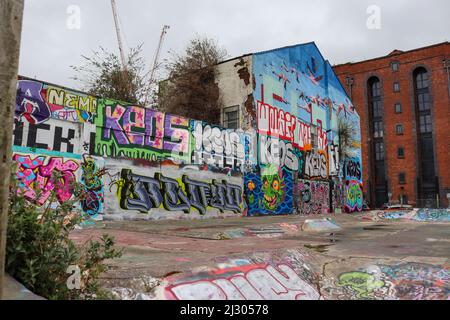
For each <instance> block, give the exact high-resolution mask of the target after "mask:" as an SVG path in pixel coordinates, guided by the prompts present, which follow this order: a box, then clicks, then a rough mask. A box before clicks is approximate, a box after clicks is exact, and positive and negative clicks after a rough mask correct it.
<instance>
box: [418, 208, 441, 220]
mask: <svg viewBox="0 0 450 320" xmlns="http://www.w3.org/2000/svg"><path fill="white" fill-rule="evenodd" d="M413 220H416V221H435V222H446V221H447V222H450V210H447V209H420V210H419V211H418V212H417V213H416V214H415V216H414V218H413Z"/></svg>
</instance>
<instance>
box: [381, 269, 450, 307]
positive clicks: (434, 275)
mask: <svg viewBox="0 0 450 320" xmlns="http://www.w3.org/2000/svg"><path fill="white" fill-rule="evenodd" d="M379 267H380V269H381V272H382V274H383V275H385V277H386V279H387V280H386V281H389V282H390V283H391V285H392V287H393V288H394V289H395V296H396V298H398V299H400V300H448V299H449V298H450V270H449V268H448V266H447V267H445V266H439V265H430V264H424V263H413V262H410V263H403V264H399V265H393V266H388V265H380V266H379Z"/></svg>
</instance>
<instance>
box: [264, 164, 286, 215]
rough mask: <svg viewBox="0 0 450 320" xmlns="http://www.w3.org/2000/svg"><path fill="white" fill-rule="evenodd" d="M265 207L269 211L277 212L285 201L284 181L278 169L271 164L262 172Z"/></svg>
mask: <svg viewBox="0 0 450 320" xmlns="http://www.w3.org/2000/svg"><path fill="white" fill-rule="evenodd" d="M261 181H262V192H263V194H264V197H263V199H262V204H263V206H264V207H265V208H266V209H268V210H276V209H277V208H278V206H279V205H280V204H281V202H282V201H283V196H284V179H283V177H282V173H281V172H279V170H278V167H277V166H275V165H273V164H269V165H268V166H267V167H266V168H264V169H263V170H262V172H261Z"/></svg>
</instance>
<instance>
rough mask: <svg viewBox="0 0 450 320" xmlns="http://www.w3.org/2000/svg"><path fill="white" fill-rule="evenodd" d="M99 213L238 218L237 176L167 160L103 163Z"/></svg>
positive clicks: (239, 193)
mask: <svg viewBox="0 0 450 320" xmlns="http://www.w3.org/2000/svg"><path fill="white" fill-rule="evenodd" d="M106 170H107V172H108V174H107V175H106V176H105V185H107V189H108V192H107V193H106V199H105V210H104V211H105V213H106V214H111V215H116V216H124V215H126V216H135V217H138V216H140V217H139V218H140V219H152V220H158V219H163V218H166V219H193V218H205V217H218V216H236V215H242V212H243V210H244V204H243V198H242V176H241V175H235V176H230V175H227V174H221V173H217V172H211V171H210V170H208V167H207V166H206V167H203V168H202V167H199V166H195V165H186V164H180V163H174V162H172V161H170V160H166V161H162V162H152V163H151V162H147V161H142V160H118V159H109V158H108V159H106Z"/></svg>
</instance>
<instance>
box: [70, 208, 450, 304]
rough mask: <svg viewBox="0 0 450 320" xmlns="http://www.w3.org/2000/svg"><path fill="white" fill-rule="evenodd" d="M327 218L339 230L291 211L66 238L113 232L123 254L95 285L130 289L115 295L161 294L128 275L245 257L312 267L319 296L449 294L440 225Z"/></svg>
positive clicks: (447, 254)
mask: <svg viewBox="0 0 450 320" xmlns="http://www.w3.org/2000/svg"><path fill="white" fill-rule="evenodd" d="M328 217H331V218H332V219H333V220H334V221H335V222H336V223H337V224H338V225H339V226H340V227H341V230H333V231H324V232H304V231H302V230H301V229H302V228H301V227H302V224H303V223H304V221H305V220H306V219H322V218H324V216H313V217H311V216H298V215H296V216H278V217H252V218H243V217H236V218H230V219H207V220H198V221H196V220H194V221H192V220H183V221H181V220H179V221H178V220H176V221H173V220H172V221H115V222H112V221H111V222H104V224H103V227H99V228H93V229H85V230H77V231H74V232H73V234H72V238H73V239H74V240H76V241H77V242H80V243H81V242H83V241H85V240H87V239H89V238H92V237H94V238H95V237H99V236H100V235H101V234H102V233H105V232H107V233H110V234H112V235H113V236H115V237H116V241H117V245H118V246H119V247H123V248H124V255H123V257H122V258H120V259H117V260H115V261H112V262H111V263H110V266H111V269H110V270H109V271H108V272H107V273H106V274H105V275H104V276H103V283H104V286H105V287H108V288H116V289H117V288H127V289H129V290H132V292H133V294H130V292H129V291H126V294H125V296H124V297H122V298H130V297H131V298H133V297H134V298H136V299H138V298H139V299H143V298H161V296H157V295H155V292H153V291H154V289H155V288H156V287H158V286H154V287H153V288H152V289H148V287H147V289H146V290H144V289H143V288H142V286H139V285H136V281H137V280H136V279H142V278H148V279H156V280H155V281H157V282H158V281H159V282H158V283H162V281H164V280H166V279H171V278H173V277H175V278H179V277H178V276H184V275H187V274H191V275H194V277H195V273H196V272H200V271H202V272H204V271H205V270H209V271H211V270H216V269H217V268H219V269H220V266H221V265H226V264H227V263H229V262H230V261H238V260H239V261H241V260H245V259H248V260H249V261H251V263H254V262H255V261H257V262H259V263H269V264H270V263H280V261H281V262H284V261H288V262H289V261H291V262H292V261H293V264H294V265H296V266H299V267H298V268H297V269H296V268H294V269H295V271H296V272H298V273H299V274H302V273H304V272H303V271H305V270H304V267H306V268H309V269H311V270H313V271H314V273H315V274H316V276H317V279H318V280H317V283H314V286H315V287H317V291H318V293H319V295H320V297H321V299H381V298H386V299H415V298H417V297H419V298H420V297H421V298H422V299H427V298H433V299H450V291H449V290H450V285H449V265H450V264H449V258H450V246H449V240H450V228H448V226H449V224H448V223H435V222H416V221H410V220H386V221H365V220H363V219H362V217H363V215H362V214H357V215H346V214H335V215H331V216H328ZM224 234H226V235H227V236H226V237H225V236H224ZM221 239H222V240H221ZM430 239H432V240H430ZM273 257H277V258H276V259H275V258H273ZM280 257H282V258H280ZM294 257H295V258H294ZM302 263H303V265H302ZM291 264H292V263H291ZM238 267H239V266H238ZM302 270H303V271H302ZM374 270H375V271H374ZM380 270H384V271H380ZM415 270H418V271H415ZM436 270H442V272H443V273H442V272H441V273H439V272H436ZM374 272H375V273H374ZM414 272H417V273H418V277H419V278H420V279H421V280H420V281H422V282H420V283H417V281H416V280H414V281H413V279H412V278H411V276H410V273H414ZM174 275H175V276H174ZM427 275H428V276H429V277H430V279H428V278H427ZM300 277H301V276H300ZM355 277H357V278H358V277H359V278H358V279H356V278H355ZM435 277H438V278H439V279H438V281H437V280H436V279H434V278H435ZM309 278H310V277H309ZM311 279H312V278H310V279H309V280H311ZM355 279H356V280H358V281H359V282H358V281H356V280H355ZM361 279H363V280H361ZM435 280H436V281H437V282H436V281H435ZM177 281H178V280H177ZM311 281H312V280H311ZM432 281H434V282H433V283H438V284H439V285H438V287H433V285H432V284H430V283H431V282H432ZM153 283H156V282H153ZM166 283H167V282H166ZM361 283H362V284H363V287H360V284H361ZM408 285H409V286H410V287H408ZM405 286H406V288H407V289H405ZM159 287H160V285H159ZM419 287H420V288H421V289H420V290H421V291H420V290H419V289H418V288H419ZM408 288H410V289H408ZM118 290H119V291H120V289H118ZM122 291H123V290H122ZM419 291H420V292H419ZM124 292H125V291H124ZM139 293H142V295H140V296H139ZM119 297H120V295H119Z"/></svg>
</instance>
